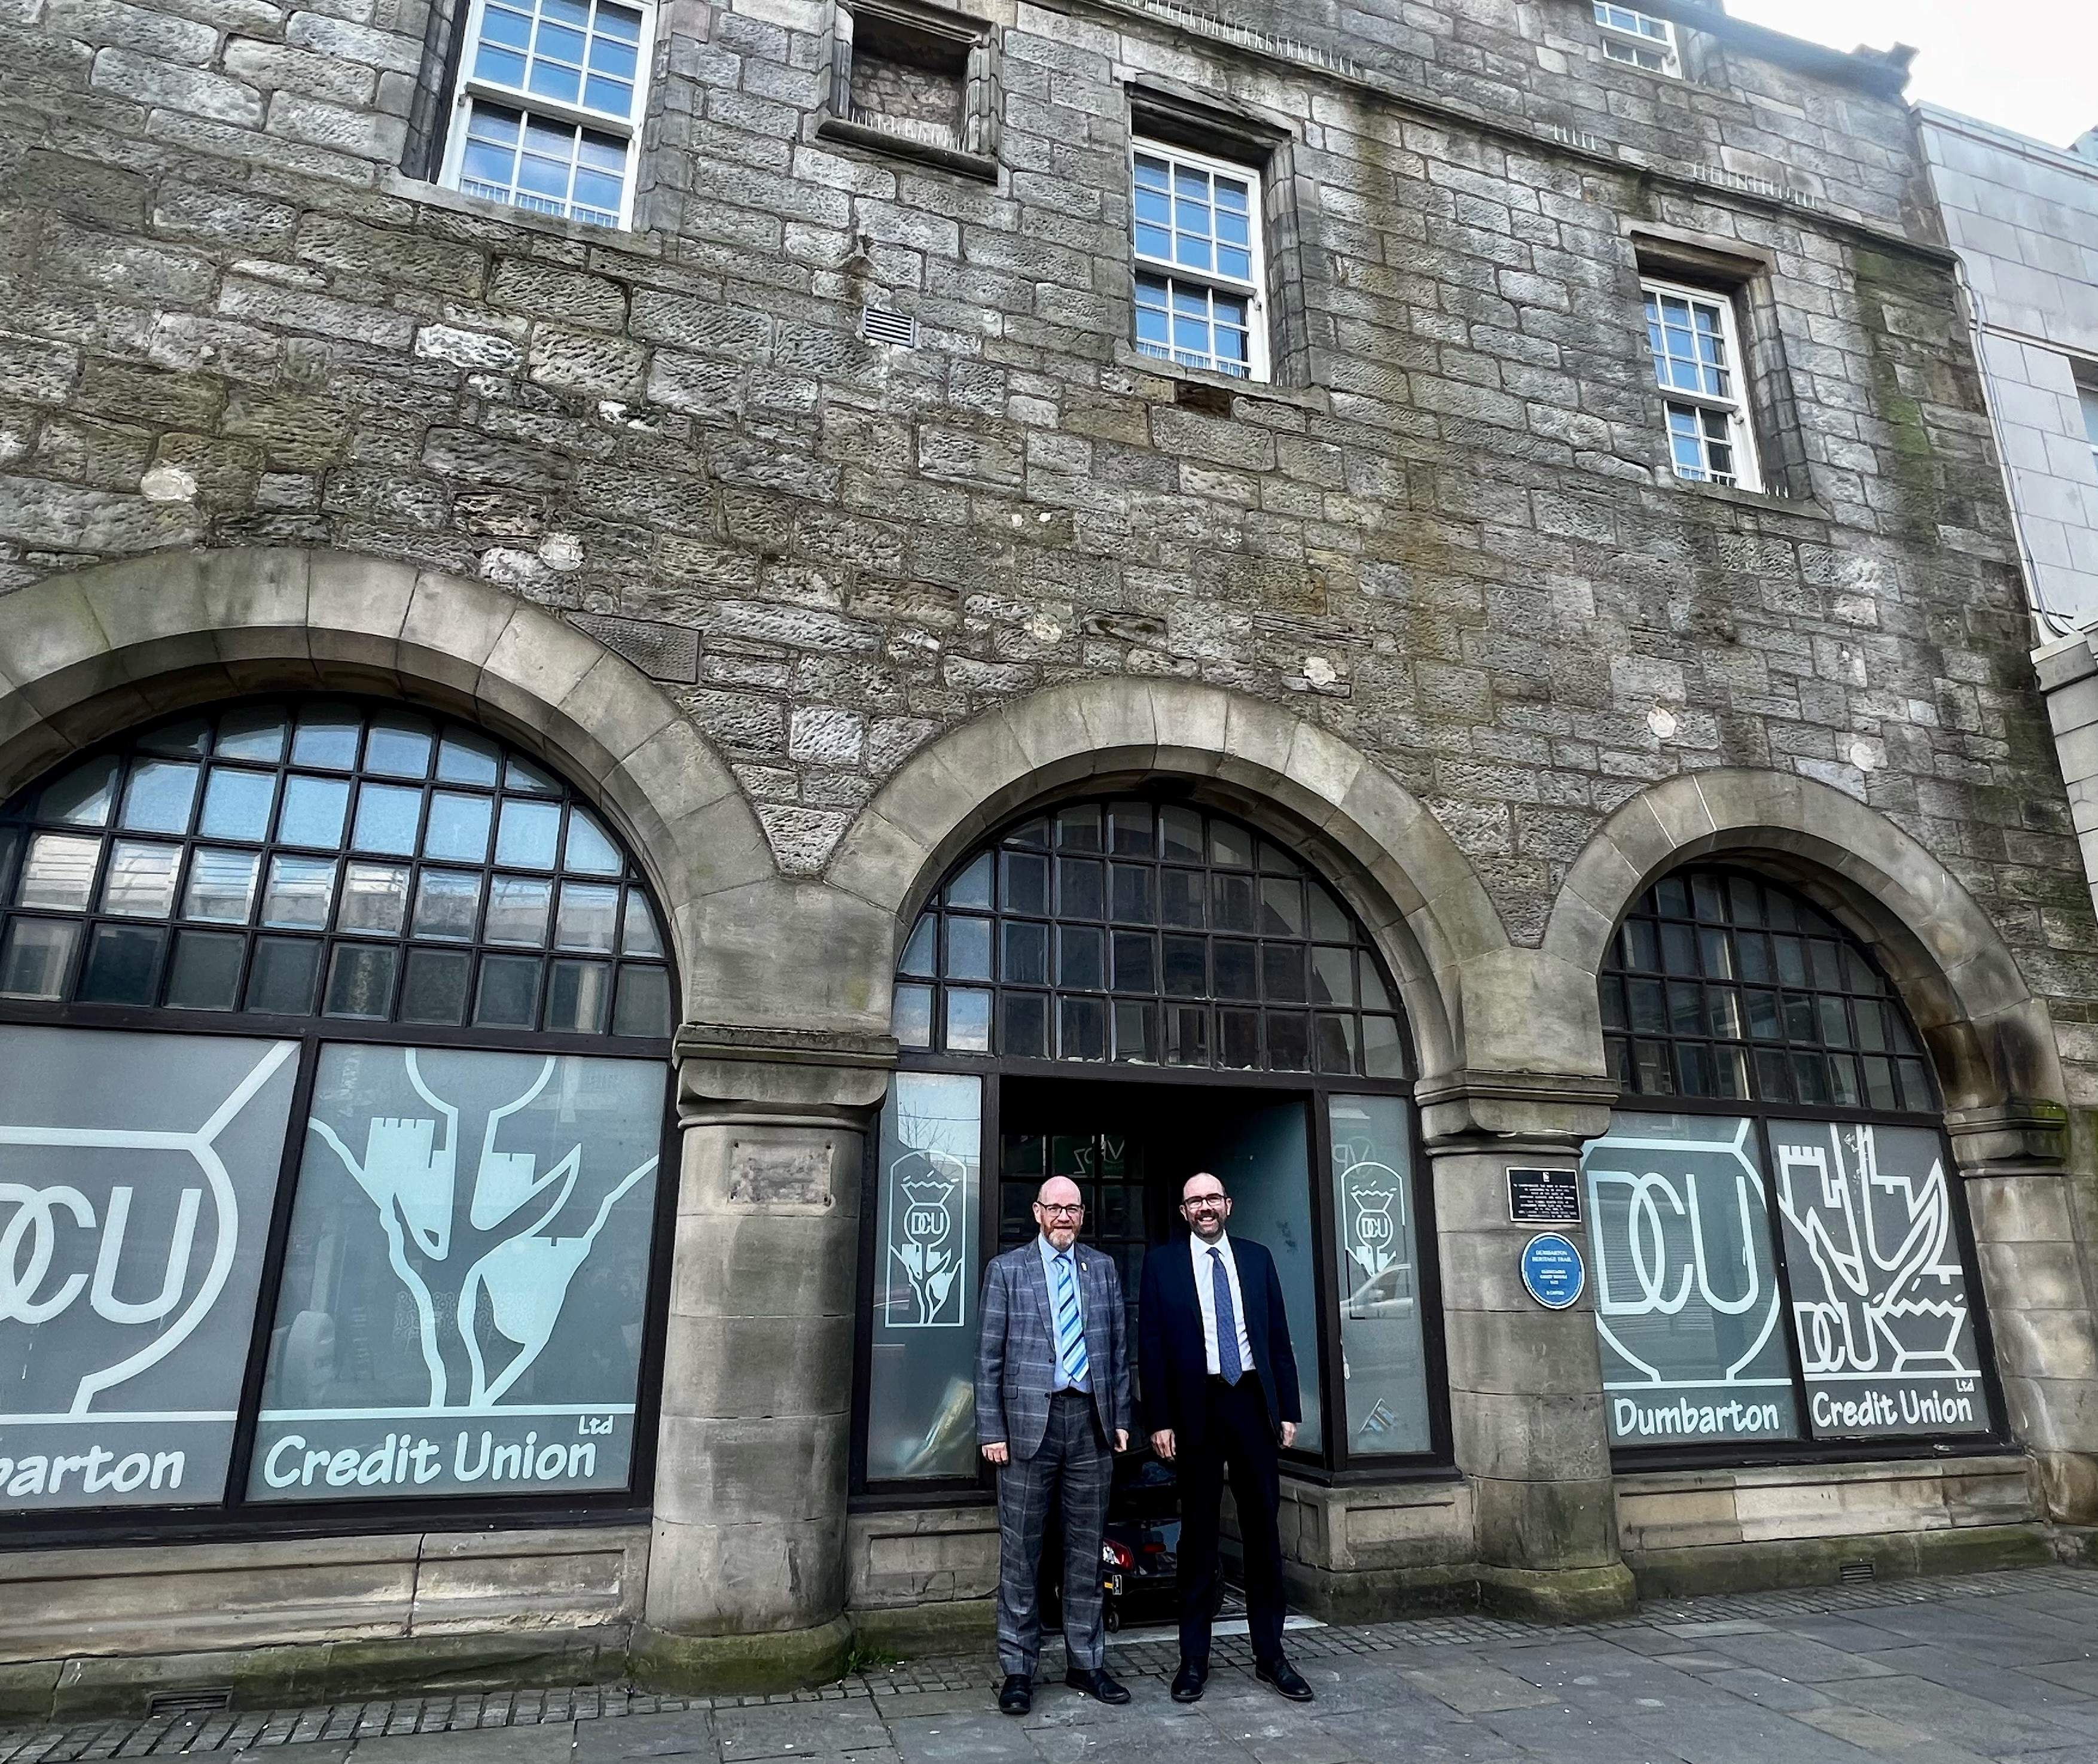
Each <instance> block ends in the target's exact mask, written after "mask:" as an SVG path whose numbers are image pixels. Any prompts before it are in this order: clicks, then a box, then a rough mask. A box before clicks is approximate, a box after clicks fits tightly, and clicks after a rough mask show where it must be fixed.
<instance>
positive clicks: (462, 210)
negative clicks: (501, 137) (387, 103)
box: [379, 166, 663, 257]
mask: <svg viewBox="0 0 2098 1764" xmlns="http://www.w3.org/2000/svg"><path fill="white" fill-rule="evenodd" d="M379 189H380V194H381V195H388V196H394V197H397V198H398V199H399V200H402V201H403V202H412V203H415V204H417V205H419V207H423V208H449V209H450V211H451V212H452V213H454V214H463V215H467V216H469V217H472V219H474V220H476V221H493V222H495V223H496V224H497V225H498V226H514V227H516V229H517V230H519V231H520V232H524V233H544V234H546V235H548V236H549V237H551V238H554V239H568V240H569V241H570V242H572V243H573V244H578V245H588V246H594V247H600V246H607V245H609V246H612V247H613V248H615V249H617V250H620V251H628V252H636V253H638V254H639V255H641V256H644V257H661V256H662V255H663V241H662V239H661V236H660V235H657V234H654V233H648V232H643V231H642V230H640V229H639V228H637V227H622V226H599V225H598V224H597V223H596V222H594V221H571V220H568V219H567V218H566V217H563V216H561V215H558V214H540V213H537V212H535V211H534V210H533V209H530V208H518V207H517V206H516V204H512V203H508V202H496V201H493V200H490V199H489V198H488V197H486V196H470V195H467V193H466V192H465V191H463V190H451V189H448V188H446V187H445V186H444V185H442V184H433V183H428V182H425V181H424V179H422V178H410V177H408V176H407V175H406V173H402V172H401V171H399V170H397V169H395V168H394V167H393V166H388V167H387V168H386V169H384V171H382V172H381V173H380V174H379ZM636 200H639V197H638V196H637V198H636Z"/></svg>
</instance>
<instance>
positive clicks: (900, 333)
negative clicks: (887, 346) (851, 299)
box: [859, 306, 918, 349]
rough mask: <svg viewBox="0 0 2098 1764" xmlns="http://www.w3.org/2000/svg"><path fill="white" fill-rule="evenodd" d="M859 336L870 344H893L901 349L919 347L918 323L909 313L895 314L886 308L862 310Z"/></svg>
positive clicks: (873, 307) (864, 307)
mask: <svg viewBox="0 0 2098 1764" xmlns="http://www.w3.org/2000/svg"><path fill="white" fill-rule="evenodd" d="M859 334H860V335H861V336H862V337H864V338H865V339H866V340H867V341H868V342H869V343H893V344H895V345H896V346H897V348H898V349H916V348H917V347H918V321H917V320H916V319H915V318H913V317H912V316H911V314H909V313H893V312H891V311H889V309H888V308H887V307H885V306H862V307H861V308H860V309H859Z"/></svg>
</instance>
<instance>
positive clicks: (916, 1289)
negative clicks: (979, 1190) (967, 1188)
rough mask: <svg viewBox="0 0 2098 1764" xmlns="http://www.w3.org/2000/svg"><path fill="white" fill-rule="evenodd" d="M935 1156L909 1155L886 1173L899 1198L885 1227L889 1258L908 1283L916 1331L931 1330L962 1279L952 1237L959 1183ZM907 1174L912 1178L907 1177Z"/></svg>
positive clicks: (937, 1154) (924, 1154)
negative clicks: (893, 1181)
mask: <svg viewBox="0 0 2098 1764" xmlns="http://www.w3.org/2000/svg"><path fill="white" fill-rule="evenodd" d="M939 1161H940V1154H939V1153H937V1152H912V1153H911V1154H910V1156H907V1157H906V1158H904V1159H902V1161H900V1162H899V1163H898V1165H896V1167H895V1169H893V1171H892V1172H891V1173H890V1174H892V1175H893V1176H894V1177H895V1178H896V1191H897V1192H898V1195H899V1196H900V1197H901V1203H900V1205H898V1208H897V1211H898V1214H899V1215H900V1217H898V1218H895V1219H894V1220H893V1222H892V1224H891V1226H890V1234H889V1235H890V1241H889V1253H891V1254H892V1255H893V1256H894V1257H896V1259H897V1261H898V1262H900V1263H901V1264H902V1268H903V1275H904V1278H905V1279H906V1280H908V1281H909V1282H910V1283H911V1297H913V1298H914V1299H915V1301H916V1303H917V1314H916V1315H915V1317H914V1318H913V1319H911V1322H912V1323H913V1324H915V1326H916V1327H919V1328H921V1329H924V1328H931V1327H934V1326H935V1325H936V1324H937V1323H938V1322H939V1321H940V1319H941V1313H943V1312H944V1311H945V1310H946V1308H947V1299H948V1296H949V1295H950V1293H951V1292H953V1291H954V1288H955V1281H956V1280H957V1279H959V1278H960V1276H961V1271H962V1262H961V1257H960V1256H959V1253H957V1252H956V1249H955V1245H954V1243H953V1239H954V1237H955V1208H954V1200H955V1194H956V1193H957V1192H958V1191H959V1189H960V1187H961V1183H960V1182H959V1179H957V1178H954V1177H951V1176H949V1175H947V1174H945V1173H944V1172H943V1171H942V1170H941V1169H940V1167H939ZM906 1170H909V1171H911V1174H908V1175H906V1174H905V1172H906Z"/></svg>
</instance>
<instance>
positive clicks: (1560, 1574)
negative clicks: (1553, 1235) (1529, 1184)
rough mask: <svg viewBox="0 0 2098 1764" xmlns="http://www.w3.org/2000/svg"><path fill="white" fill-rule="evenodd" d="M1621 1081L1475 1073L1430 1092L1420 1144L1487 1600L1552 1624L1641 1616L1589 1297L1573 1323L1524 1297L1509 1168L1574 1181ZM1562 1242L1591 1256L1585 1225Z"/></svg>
mask: <svg viewBox="0 0 2098 1764" xmlns="http://www.w3.org/2000/svg"><path fill="white" fill-rule="evenodd" d="M1615 1095H1616V1086H1615V1084H1614V1083H1613V1082H1612V1081H1610V1080H1608V1079H1599V1078H1595V1077H1556V1076H1540V1075H1538V1074H1534V1073H1482V1072H1476V1071H1474V1072H1471V1073H1459V1074H1457V1075H1455V1077H1452V1078H1450V1079H1446V1080H1442V1081H1438V1082H1436V1083H1435V1084H1433V1085H1432V1086H1424V1087H1423V1089H1422V1090H1421V1092H1420V1105H1421V1130H1422V1133H1423V1135H1424V1139H1425V1140H1426V1143H1427V1147H1428V1155H1429V1160H1430V1161H1431V1163H1432V1165H1433V1169H1434V1173H1435V1215H1436V1217H1435V1222H1436V1234H1437V1239H1438V1240H1439V1244H1440V1248H1441V1257H1442V1311H1443V1319H1444V1326H1445V1329H1446V1337H1447V1341H1448V1349H1449V1361H1450V1411H1451V1433H1452V1435H1453V1437H1454V1443H1455V1450H1456V1458H1457V1468H1459V1470H1461V1471H1462V1472H1464V1476H1465V1478H1466V1480H1467V1481H1468V1482H1469V1483H1470V1485H1471V1489H1472V1495H1473V1502H1474V1504H1475V1507H1476V1509H1477V1528H1478V1529H1477V1538H1478V1560H1479V1578H1480V1588H1481V1595H1482V1596H1483V1597H1484V1599H1486V1602H1487V1603H1488V1604H1490V1605H1491V1606H1494V1607H1496V1608H1500V1609H1502V1610H1505V1611H1508V1612H1510V1613H1513V1614H1516V1615H1521V1616H1525V1617H1538V1618H1546V1619H1552V1620H1577V1621H1578V1620H1581V1619H1586V1618H1591V1617H1600V1616H1606V1615H1616V1614H1617V1613H1622V1612H1625V1611H1628V1610H1630V1609H1631V1608H1632V1607H1633V1604H1635V1594H1634V1591H1633V1586H1632V1576H1631V1570H1630V1569H1628V1568H1626V1566H1625V1563H1624V1559H1623V1556H1622V1553H1621V1551H1620V1550H1619V1547H1618V1542H1617V1493H1616V1488H1615V1485H1614V1484H1613V1481H1612V1478H1611V1475H1610V1449H1609V1433H1608V1430H1607V1418H1606V1416H1605V1414H1604V1402H1603V1374H1602V1361H1601V1357H1600V1353H1599V1351H1598V1349H1597V1347H1596V1341H1595V1310H1594V1305H1593V1297H1592V1294H1593V1285H1594V1258H1593V1257H1592V1256H1590V1257H1588V1260H1589V1266H1590V1289H1589V1291H1588V1292H1584V1293H1583V1294H1582V1298H1581V1300H1580V1302H1579V1303H1578V1304H1576V1305H1573V1306H1572V1307H1571V1308H1570V1309H1569V1310H1564V1311H1552V1310H1546V1309H1545V1308H1544V1307H1543V1305H1539V1304H1538V1302H1537V1301H1535V1300H1534V1299H1533V1298H1532V1297H1530V1295H1529V1293H1528V1292H1526V1291H1525V1290H1524V1288H1523V1284H1522V1276H1521V1269H1520V1262H1521V1253H1522V1247H1523V1245H1524V1244H1525V1243H1526V1242H1527V1241H1528V1240H1530V1238H1531V1237H1532V1236H1533V1235H1535V1234H1536V1232H1537V1231H1539V1230H1541V1229H1545V1228H1546V1227H1541V1226H1534V1225H1512V1224H1511V1223H1509V1222H1508V1179H1507V1172H1508V1167H1509V1166H1510V1165H1542V1166H1545V1167H1548V1168H1558V1169H1565V1168H1566V1167H1568V1166H1569V1165H1573V1163H1575V1162H1577V1161H1578V1158H1579V1156H1580V1150H1581V1146H1582V1142H1583V1141H1584V1140H1587V1139H1593V1138H1595V1136H1597V1135H1598V1134H1601V1133H1602V1132H1603V1131H1604V1129H1605V1127H1606V1126H1608V1125H1609V1103H1610V1099H1612V1098H1613V1097H1614V1096H1615ZM1551 1228H1552V1229H1556V1230H1560V1231H1564V1232H1565V1234H1566V1235H1568V1236H1569V1237H1571V1238H1573V1240H1574V1241H1575V1242H1576V1243H1578V1244H1580V1246H1581V1248H1582V1253H1583V1255H1584V1256H1587V1253H1588V1244H1587V1233H1586V1231H1585V1229H1584V1228H1583V1227H1582V1226H1556V1227H1551Z"/></svg>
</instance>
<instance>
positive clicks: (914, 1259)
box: [867, 1072, 983, 1481]
mask: <svg viewBox="0 0 2098 1764" xmlns="http://www.w3.org/2000/svg"><path fill="white" fill-rule="evenodd" d="M982 1174H983V1084H982V1081H981V1079H978V1078H973V1077H953V1076H949V1075H945V1074H941V1073H929V1072H904V1073H898V1074H897V1076H896V1077H894V1078H893V1080H892V1081H891V1082H890V1084H889V1106H888V1107H887V1108H884V1110H883V1111H882V1116H881V1199H880V1207H881V1217H880V1232H881V1236H880V1245H881V1249H880V1263H881V1266H880V1272H879V1273H878V1275H876V1288H875V1294H874V1347H873V1359H872V1367H871V1373H870V1384H869V1391H870V1395H869V1400H868V1402H867V1416H868V1428H867V1434H868V1438H867V1474H868V1476H869V1477H872V1478H874V1479H875V1480H876V1481H884V1480H888V1479H891V1478H894V1477H965V1476H968V1475H969V1474H971V1473H972V1471H973V1470H974V1468H975V1465H976V1450H977V1448H976V1410H975V1406H974V1397H973V1387H972V1383H971V1380H972V1377H973V1376H974V1371H975V1365H976V1347H977V1337H976V1304H975V1297H976V1294H975V1291H974V1288H973V1282H974V1281H975V1279H976V1277H977V1243H976V1240H977V1213H978V1202H979V1196H980V1195H981V1183H982Z"/></svg>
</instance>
